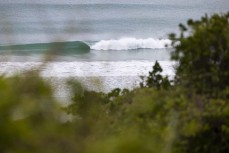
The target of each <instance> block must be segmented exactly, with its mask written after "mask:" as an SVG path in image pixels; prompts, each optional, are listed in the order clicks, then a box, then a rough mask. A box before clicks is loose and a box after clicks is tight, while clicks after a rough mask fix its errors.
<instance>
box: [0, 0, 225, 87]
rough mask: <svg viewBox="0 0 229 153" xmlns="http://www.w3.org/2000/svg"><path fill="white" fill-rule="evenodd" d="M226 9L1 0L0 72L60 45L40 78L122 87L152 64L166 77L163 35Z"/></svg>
mask: <svg viewBox="0 0 229 153" xmlns="http://www.w3.org/2000/svg"><path fill="white" fill-rule="evenodd" d="M227 11H229V1H228V0H217V1H216V0H195V1H188V0H114V1H108V0H37V1H31V0H1V1H0V18H1V20H0V61H2V62H0V66H1V70H0V72H2V73H11V72H13V71H15V70H18V71H20V70H22V69H27V68H31V67H33V66H35V65H37V64H38V63H40V62H41V61H42V57H43V55H45V54H47V53H49V51H50V50H52V51H53V50H54V51H55V50H56V48H55V47H53V46H55V45H53V44H55V43H53V42H61V44H62V47H60V48H59V49H58V53H60V54H57V56H56V57H55V59H54V61H52V62H50V65H49V66H48V68H44V73H43V75H44V76H49V77H69V76H70V77H84V76H85V77H86V76H90V75H93V76H95V77H98V76H101V77H108V76H109V77H110V78H111V77H114V78H113V82H112V80H109V81H108V83H107V84H110V85H111V86H112V87H125V86H129V85H130V84H131V81H130V82H129V83H126V82H128V81H126V80H130V79H128V78H127V77H131V78H134V77H135V79H132V80H134V81H136V80H137V79H136V78H138V76H139V75H146V74H147V73H148V70H150V69H151V66H152V65H153V63H154V62H155V61H156V60H158V61H160V62H161V63H162V67H163V68H164V70H165V72H164V73H165V74H168V75H171V76H172V75H173V65H174V63H172V62H171V61H170V58H169V57H170V55H169V54H170V51H171V48H165V45H166V44H169V43H170V41H169V40H168V39H167V35H168V34H169V33H171V32H178V24H179V23H185V22H186V21H187V20H188V19H189V18H192V19H199V18H200V17H201V16H203V15H204V14H205V13H207V14H209V15H210V14H213V13H223V12H227ZM78 41H80V42H82V43H84V44H86V45H87V46H89V47H90V50H89V51H84V49H85V48H84V49H82V48H80V49H79V48H77V47H75V46H77V45H78V44H75V43H74V42H78ZM52 47H53V48H52ZM50 48H51V49H50ZM76 48H77V49H76ZM75 50H76V51H75ZM80 66H81V67H80ZM118 77H121V78H122V77H125V78H127V79H126V80H125V79H124V80H123V78H122V79H120V78H119V79H118ZM110 78H109V79H110ZM120 80H123V81H120ZM134 81H132V82H134Z"/></svg>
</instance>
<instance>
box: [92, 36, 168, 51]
mask: <svg viewBox="0 0 229 153" xmlns="http://www.w3.org/2000/svg"><path fill="white" fill-rule="evenodd" d="M170 44H171V41H170V40H169V39H154V38H147V39H137V38H121V39H118V40H101V41H99V42H97V43H95V44H93V45H92V46H91V49H93V50H132V49H161V48H165V46H166V45H168V46H170Z"/></svg>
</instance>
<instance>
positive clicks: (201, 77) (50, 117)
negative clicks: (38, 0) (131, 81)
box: [0, 14, 229, 153]
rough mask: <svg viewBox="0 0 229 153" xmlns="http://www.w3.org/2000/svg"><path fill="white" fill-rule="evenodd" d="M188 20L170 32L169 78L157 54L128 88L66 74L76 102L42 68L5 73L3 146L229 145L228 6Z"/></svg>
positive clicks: (16, 149) (84, 149) (121, 148)
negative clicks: (172, 69)
mask: <svg viewBox="0 0 229 153" xmlns="http://www.w3.org/2000/svg"><path fill="white" fill-rule="evenodd" d="M187 26H188V27H186V26H185V25H182V24H180V26H179V27H180V35H179V36H176V35H175V34H170V39H171V40H172V42H173V43H172V46H173V48H174V51H173V52H172V59H173V60H175V61H177V62H178V63H179V64H178V66H177V67H176V76H175V78H174V80H172V81H171V80H169V79H168V77H164V76H162V75H161V72H162V69H161V67H160V65H159V63H157V62H156V63H155V65H154V67H153V70H152V71H151V72H149V75H148V76H147V77H146V78H145V79H143V81H142V82H141V83H140V85H139V87H138V88H136V89H133V90H131V91H129V90H127V89H124V90H121V89H114V90H113V91H111V92H110V93H108V94H106V93H98V92H95V91H88V90H85V89H84V88H83V87H82V86H81V85H80V84H79V83H78V82H77V81H69V84H70V86H71V87H72V93H73V94H72V103H71V104H70V105H69V106H67V107H65V108H61V107H60V106H58V103H57V102H56V100H55V99H54V98H53V92H52V89H51V87H50V85H49V83H47V82H46V81H44V80H43V79H42V78H41V77H39V70H38V71H29V72H26V73H23V74H20V75H15V76H11V77H5V76H1V77H0V152H1V153H27V152H34V153H36V152H37V153H41V152H42V153H66V152H69V153H72V152H74V153H92V152H93V153H170V152H171V153H226V152H229V82H228V78H229V14H225V15H217V14H216V15H213V16H211V17H208V16H205V17H203V18H202V19H201V20H199V21H192V20H189V21H188V23H187ZM67 114H68V115H67ZM69 116H70V117H71V119H70V120H68V118H67V117H69Z"/></svg>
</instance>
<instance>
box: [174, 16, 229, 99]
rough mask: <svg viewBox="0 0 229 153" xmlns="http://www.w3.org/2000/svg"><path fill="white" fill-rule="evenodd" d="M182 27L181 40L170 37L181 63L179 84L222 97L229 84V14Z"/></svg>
mask: <svg viewBox="0 0 229 153" xmlns="http://www.w3.org/2000/svg"><path fill="white" fill-rule="evenodd" d="M179 26H180V31H181V32H180V35H179V36H178V37H177V36H176V35H175V34H170V39H171V40H172V46H173V48H174V51H173V53H172V59H173V60H175V61H177V62H179V65H178V67H177V68H176V77H177V81H178V82H179V83H182V84H183V85H185V86H186V87H187V88H191V89H194V90H195V91H196V92H198V93H200V94H209V95H210V96H218V95H219V94H220V93H221V92H222V91H223V90H226V89H228V84H229V79H228V78H229V13H228V14H225V15H219V14H215V15H213V16H212V17H208V16H207V15H206V16H204V17H202V18H201V20H198V21H193V20H191V19H190V20H188V22H187V26H188V27H186V26H185V25H183V24H180V25H179ZM227 98H228V97H227Z"/></svg>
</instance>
